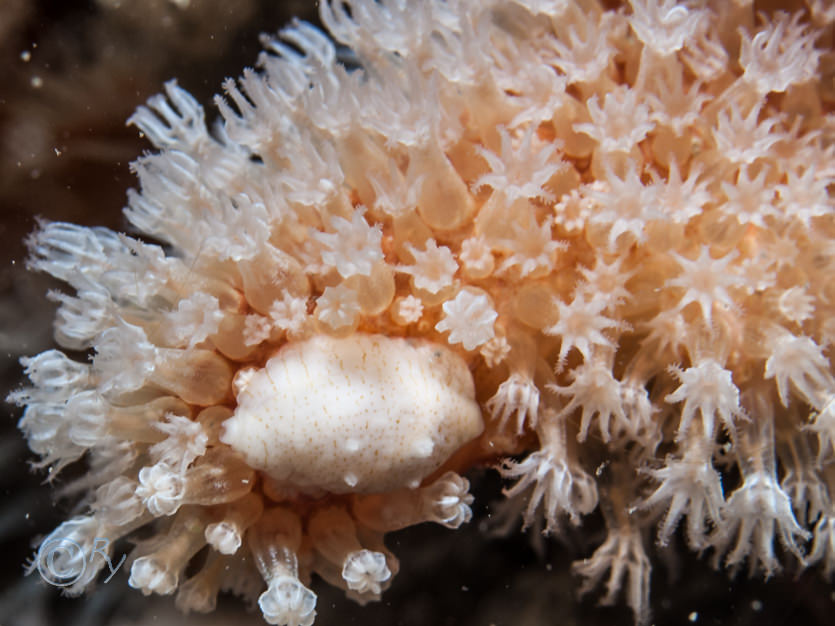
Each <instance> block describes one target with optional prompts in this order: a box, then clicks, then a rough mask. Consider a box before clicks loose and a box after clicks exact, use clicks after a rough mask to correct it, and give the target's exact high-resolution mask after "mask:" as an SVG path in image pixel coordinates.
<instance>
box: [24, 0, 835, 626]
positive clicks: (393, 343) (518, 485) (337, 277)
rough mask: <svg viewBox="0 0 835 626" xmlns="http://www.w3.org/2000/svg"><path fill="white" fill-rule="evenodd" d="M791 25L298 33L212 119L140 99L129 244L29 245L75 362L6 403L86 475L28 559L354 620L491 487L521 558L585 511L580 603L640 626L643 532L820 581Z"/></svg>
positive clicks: (642, 16)
mask: <svg viewBox="0 0 835 626" xmlns="http://www.w3.org/2000/svg"><path fill="white" fill-rule="evenodd" d="M786 9H787V10H786V11H772V12H768V13H757V12H755V10H754V7H753V3H752V2H750V1H748V2H746V1H745V0H737V1H735V2H725V1H724V0H693V1H691V2H684V3H676V2H674V1H673V0H630V2H629V3H626V4H623V5H622V6H618V5H617V3H612V2H606V3H602V2H596V1H595V0H589V1H584V2H580V1H579V0H577V1H575V0H515V1H513V2H498V1H484V0H448V1H441V0H427V1H424V2H406V0H382V1H379V2H375V1H371V0H351V1H347V0H340V1H332V2H328V1H323V2H322V3H321V7H320V11H321V18H322V22H323V23H324V24H325V26H326V27H327V29H328V31H329V35H328V34H325V33H323V32H321V31H320V30H318V29H316V28H314V27H312V26H310V25H308V24H304V23H295V24H293V25H292V26H291V27H289V28H287V29H285V30H283V31H281V32H280V33H279V34H278V35H277V36H275V37H274V38H265V40H264V44H265V48H266V49H265V51H264V52H263V53H262V54H261V56H260V57H259V58H258V61H257V64H256V69H254V70H253V69H247V70H244V73H243V76H242V77H241V78H240V79H238V80H237V81H235V80H228V81H227V82H225V83H224V85H223V88H224V91H225V95H223V96H218V97H217V98H216V100H215V103H216V105H217V108H218V110H219V112H220V116H219V119H218V122H217V123H216V124H214V125H211V126H210V127H209V126H207V123H206V120H205V114H204V111H203V109H202V108H201V107H200V106H199V105H198V104H197V103H196V102H195V100H194V99H193V98H192V97H191V96H190V95H189V94H188V93H186V92H185V91H184V90H182V89H181V88H179V87H178V86H177V85H176V83H174V82H170V83H168V84H166V86H165V94H164V95H159V96H156V97H154V98H152V99H151V100H149V101H148V103H147V106H144V107H140V108H139V110H138V111H137V112H136V113H135V115H134V116H133V117H132V118H131V120H130V121H131V123H133V124H134V125H135V126H137V127H138V128H139V129H140V130H141V131H142V132H143V133H144V134H145V136H147V137H148V139H150V140H151V142H153V144H154V145H155V146H156V148H157V149H158V152H155V153H151V154H147V155H145V156H143V157H141V158H140V159H138V160H137V161H136V162H135V163H134V165H133V168H134V171H135V173H136V175H137V177H138V179H139V187H140V191H137V192H131V193H130V195H129V197H128V201H127V208H126V209H125V214H126V216H127V219H128V220H129V221H130V223H131V224H132V227H133V228H134V229H135V231H136V232H137V233H138V237H132V236H126V235H122V234H117V233H115V232H111V231H109V230H104V229H99V228H83V227H80V226H75V225H72V224H64V223H42V224H41V225H40V228H39V230H38V231H37V232H36V233H34V234H33V235H32V236H31V238H30V241H29V247H30V250H31V257H30V261H29V263H30V265H31V267H32V269H34V270H38V271H43V272H47V273H49V274H51V275H52V276H54V277H56V278H58V279H60V280H62V281H64V282H65V283H67V285H68V286H69V288H70V289H69V290H68V291H64V292H55V293H52V294H50V295H51V297H52V298H53V299H54V300H56V301H57V302H58V303H59V308H58V313H57V317H56V320H55V338H56V341H57V342H58V344H60V345H61V346H62V347H63V348H65V349H67V350H69V351H71V354H73V355H74V356H72V357H71V356H67V354H66V353H64V352H60V351H58V350H50V351H47V352H44V353H42V354H40V355H37V356H34V357H32V358H27V359H24V360H23V365H24V367H25V370H26V373H27V375H28V376H29V379H30V380H31V385H30V386H28V387H24V388H22V389H20V390H19V391H16V392H14V393H13V394H12V395H11V396H10V400H11V401H13V402H15V403H17V404H19V405H22V406H24V407H25V412H24V415H23V417H22V419H21V421H20V428H21V430H22V431H23V432H24V434H25V435H26V437H27V438H28V440H29V445H30V447H31V449H32V450H33V451H34V452H35V453H36V454H38V455H40V457H41V461H40V465H41V466H42V467H43V468H46V469H47V470H48V472H49V477H50V478H53V477H54V476H55V475H56V474H57V473H58V472H59V471H60V470H61V468H63V467H64V466H65V465H67V464H68V463H71V462H74V461H77V460H80V459H84V463H86V467H87V471H86V472H85V473H84V474H83V476H82V478H80V479H78V480H76V481H75V482H71V483H69V484H67V485H65V486H64V491H65V494H67V495H73V494H79V495H81V496H83V499H82V504H81V507H82V508H81V514H80V515H78V516H76V517H73V518H71V519H70V520H68V521H67V522H65V523H63V524H62V525H61V526H59V527H58V528H57V529H56V530H55V531H54V533H53V534H52V535H51V536H50V537H52V538H70V539H72V540H74V541H76V542H77V543H78V544H79V545H82V546H90V545H91V542H93V541H94V539H95V538H98V537H104V538H108V539H110V540H111V541H115V540H117V539H119V538H121V537H125V536H128V535H130V534H131V533H133V531H135V530H137V529H140V528H142V529H143V536H144V537H146V539H143V540H142V541H140V542H139V543H138V545H136V547H135V549H134V550H133V553H132V555H131V557H130V559H129V561H128V562H129V563H130V564H131V566H130V584H131V585H132V586H133V587H135V588H137V589H139V590H141V591H142V592H143V593H145V594H149V593H160V594H175V593H176V602H177V604H178V606H180V607H181V608H182V609H183V610H186V611H189V610H192V611H210V610H212V608H213V607H214V605H215V601H216V596H217V594H218V593H219V592H220V591H223V590H231V591H232V592H235V593H237V594H240V595H242V596H243V597H244V598H247V599H250V600H256V599H257V603H258V605H259V606H260V609H261V611H262V612H263V615H264V618H265V619H266V620H267V621H268V622H269V623H271V624H287V625H297V624H302V625H308V624H311V623H312V621H313V619H314V616H315V603H316V596H315V594H314V592H313V591H312V590H311V589H315V587H316V586H317V585H318V584H319V583H316V582H311V578H312V576H313V575H317V576H319V577H320V578H322V579H324V580H325V581H327V582H328V583H330V584H332V585H336V586H338V587H341V588H343V589H345V590H346V592H347V593H348V594H349V595H350V596H351V597H353V598H355V599H356V600H358V601H360V602H366V601H369V600H375V599H378V598H379V597H380V594H381V592H382V591H383V590H384V589H385V588H386V587H387V586H389V585H390V584H391V582H392V579H393V577H394V575H395V574H396V572H397V570H398V562H397V559H396V558H395V556H394V555H393V554H392V553H391V552H389V551H388V550H387V549H386V547H385V546H384V544H383V535H384V533H387V532H389V531H393V530H397V529H399V528H403V527H406V526H409V525H412V524H417V523H420V522H423V521H434V522H436V523H440V524H443V525H445V526H448V527H452V528H455V527H458V526H459V525H460V524H462V523H464V522H466V521H468V520H469V519H470V517H471V512H470V508H469V505H470V503H471V502H472V497H471V496H470V495H469V494H468V486H469V485H468V483H467V480H466V479H465V478H463V477H462V476H461V474H462V473H464V472H465V471H466V470H467V469H468V468H471V467H475V466H478V465H485V464H488V465H493V466H494V467H498V468H499V470H500V471H501V473H502V474H503V476H504V477H505V478H506V479H507V480H508V488H507V490H506V495H507V496H508V498H509V502H508V506H509V507H510V508H511V509H512V510H515V511H517V512H519V513H520V514H521V515H522V518H523V521H524V524H525V525H526V526H530V525H532V526H534V527H536V528H541V529H543V530H544V532H546V533H551V532H559V531H560V529H561V528H562V527H564V525H565V524H579V523H580V522H581V520H582V518H583V516H585V515H588V514H590V513H592V512H593V511H595V510H596V509H597V508H598V506H599V508H600V510H601V511H602V513H603V517H604V519H605V523H606V525H607V528H608V537H607V538H606V539H605V541H604V542H603V543H602V545H600V547H598V548H597V549H596V550H595V551H594V552H593V553H592V554H590V555H588V558H586V559H584V560H582V561H579V562H577V563H575V565H574V569H575V573H576V574H577V575H578V576H579V578H581V580H582V586H581V590H582V591H583V592H586V591H589V590H592V589H594V588H595V587H597V586H598V585H600V584H601V583H602V587H603V589H604V595H603V602H604V603H610V602H614V601H616V600H617V599H618V597H619V596H621V595H622V596H623V598H624V599H625V602H626V603H627V604H628V605H629V606H630V607H631V609H632V610H633V611H634V613H635V617H636V619H637V620H638V621H646V620H647V619H648V596H649V576H650V562H649V558H648V549H649V546H648V545H647V544H648V541H647V535H648V533H645V532H644V531H645V530H646V529H647V528H657V535H656V537H657V542H658V543H659V544H661V545H664V544H667V543H668V541H670V539H671V537H672V535H673V533H674V532H675V531H676V528H677V527H678V526H679V525H680V524H681V525H683V531H684V537H685V539H686V542H687V544H688V545H689V546H690V548H692V549H693V550H695V551H698V552H705V553H706V554H707V555H708V556H709V557H710V558H712V559H713V560H714V562H715V564H716V565H717V566H724V567H726V568H728V569H729V570H730V571H731V572H736V570H738V569H739V568H742V567H744V568H745V569H747V571H748V572H749V574H761V575H765V576H769V575H771V574H773V573H774V572H776V571H777V570H778V569H780V567H781V566H782V565H785V564H787V563H789V562H791V563H793V567H798V566H799V567H805V566H812V565H817V566H818V567H820V569H821V570H822V572H823V574H824V575H827V576H830V577H831V576H832V574H833V572H835V374H834V373H833V368H832V365H831V358H832V357H833V345H835V287H833V285H834V283H833V281H832V280H831V279H830V278H828V277H830V276H831V275H832V273H833V272H835V219H833V214H835V203H834V202H833V198H832V188H833V183H835V148H833V141H835V117H833V112H832V110H833V105H834V104H835V83H834V82H833V75H835V56H833V51H832V48H833V46H832V43H833V42H832V39H833V21H834V20H835V11H834V10H833V9H832V7H831V5H830V3H828V2H823V1H819V0H818V1H812V0H809V2H808V3H807V4H803V3H800V2H795V3H790V4H789V5H787V6H786ZM143 237H144V238H143ZM151 242H157V243H151ZM78 351H87V352H88V354H89V355H90V358H89V360H85V359H84V357H83V356H81V357H79V356H78ZM195 556H196V558H195ZM66 558H67V559H69V557H66ZM100 561H101V560H98V561H96V563H100ZM189 564H191V568H189V570H188V571H189V572H194V573H193V574H192V575H191V577H190V578H185V572H186V568H187V566H188V565H189ZM72 565H73V564H72V563H70V562H67V563H62V564H61V569H63V570H67V571H69V570H71V568H72ZM94 570H95V568H94V567H88V568H87V570H86V571H85V574H84V576H83V577H82V578H81V579H80V580H78V581H77V582H76V583H75V584H74V585H72V586H71V587H69V588H68V591H69V592H70V593H79V592H81V591H83V590H84V589H85V588H86V587H88V586H89V585H90V584H91V583H92V582H93V581H94V579H95V578H96V575H97V572H96V571H94Z"/></svg>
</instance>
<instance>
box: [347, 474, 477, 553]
mask: <svg viewBox="0 0 835 626" xmlns="http://www.w3.org/2000/svg"><path fill="white" fill-rule="evenodd" d="M468 488H469V482H467V481H466V480H465V479H463V478H461V477H460V476H458V475H457V474H455V473H453V472H447V473H446V474H444V476H442V477H441V478H439V479H438V480H437V481H435V482H434V483H432V484H430V485H428V486H426V487H423V488H421V489H398V490H397V491H394V492H390V493H387V494H371V495H361V496H357V497H356V498H355V499H354V502H353V506H352V509H351V511H352V512H353V514H354V516H355V517H356V518H357V521H358V522H359V523H360V524H362V526H364V527H366V528H368V529H369V530H371V531H375V532H377V533H387V532H392V531H395V530H400V529H402V528H407V527H409V526H414V525H415V524H421V523H423V522H435V523H436V524H441V525H442V526H446V527H447V528H458V527H459V526H461V524H463V523H465V522H467V521H469V520H470V518H471V517H472V511H471V510H470V508H469V504H470V503H471V502H472V496H470V495H469V493H468ZM459 512H460V514H459ZM375 548H376V546H375Z"/></svg>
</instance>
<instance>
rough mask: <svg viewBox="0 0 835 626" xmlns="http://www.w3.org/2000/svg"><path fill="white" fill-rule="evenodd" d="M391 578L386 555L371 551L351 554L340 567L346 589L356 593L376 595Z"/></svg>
mask: <svg viewBox="0 0 835 626" xmlns="http://www.w3.org/2000/svg"><path fill="white" fill-rule="evenodd" d="M389 578H391V570H389V568H388V565H386V555H385V554H382V553H381V552H374V551H373V550H359V551H358V552H352V553H351V554H349V555H348V558H347V559H345V564H344V565H343V566H342V579H343V580H344V581H345V584H347V585H348V589H351V590H352V591H356V592H357V593H372V594H378V593H380V592H381V591H382V587H381V585H382V584H383V583H385V582H386V581H387V580H388V579H389Z"/></svg>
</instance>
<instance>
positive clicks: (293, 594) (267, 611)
mask: <svg viewBox="0 0 835 626" xmlns="http://www.w3.org/2000/svg"><path fill="white" fill-rule="evenodd" d="M258 607H259V608H260V609H261V612H262V613H263V615H264V620H265V621H266V622H267V623H268V624H276V625H277V626H310V625H311V624H313V621H314V620H315V618H316V595H315V594H314V593H313V592H312V591H310V589H308V588H307V587H305V586H304V585H302V584H301V582H299V580H298V579H296V578H292V577H290V576H281V577H277V578H275V579H274V580H272V581H271V582H270V586H269V588H268V589H267V590H266V591H265V592H264V593H262V594H261V595H260V596H259V597H258Z"/></svg>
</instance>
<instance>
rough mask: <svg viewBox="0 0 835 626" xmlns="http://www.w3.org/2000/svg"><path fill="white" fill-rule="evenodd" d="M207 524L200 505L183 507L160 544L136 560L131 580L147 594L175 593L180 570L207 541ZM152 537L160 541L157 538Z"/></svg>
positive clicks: (132, 585)
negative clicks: (205, 529) (204, 534)
mask: <svg viewBox="0 0 835 626" xmlns="http://www.w3.org/2000/svg"><path fill="white" fill-rule="evenodd" d="M205 525H206V518H205V513H204V512H203V511H202V510H201V509H200V508H197V507H185V508H183V509H181V510H180V512H179V513H178V514H177V517H175V518H174V522H173V523H172V524H171V528H170V529H169V531H168V533H167V534H166V536H165V539H164V540H163V541H162V542H161V543H160V547H159V548H158V549H157V550H156V551H154V552H152V553H151V554H148V555H147V556H141V557H139V558H138V559H136V560H135V561H134V562H133V565H132V566H131V570H130V580H129V581H128V584H129V585H130V586H131V587H133V588H134V589H139V590H141V591H142V593H143V594H145V595H148V594H150V593H159V594H162V595H168V594H171V593H174V590H175V589H176V588H177V584H178V581H179V578H180V574H181V573H182V572H183V570H184V569H185V567H186V565H188V562H189V561H190V560H191V558H192V557H193V556H194V555H195V554H197V552H198V551H199V550H200V549H201V548H202V547H203V546H204V545H205V544H206V541H205V539H204V538H203V529H204V528H205ZM151 541H153V542H154V543H155V544H156V543H157V542H156V540H151ZM140 549H141V548H140Z"/></svg>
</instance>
